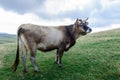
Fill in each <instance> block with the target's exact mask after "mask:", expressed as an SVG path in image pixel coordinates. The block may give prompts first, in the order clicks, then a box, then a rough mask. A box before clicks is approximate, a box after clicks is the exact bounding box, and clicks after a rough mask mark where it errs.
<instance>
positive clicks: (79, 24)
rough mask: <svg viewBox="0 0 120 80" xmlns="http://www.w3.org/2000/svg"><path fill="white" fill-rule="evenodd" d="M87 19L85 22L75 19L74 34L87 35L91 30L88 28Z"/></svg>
mask: <svg viewBox="0 0 120 80" xmlns="http://www.w3.org/2000/svg"><path fill="white" fill-rule="evenodd" d="M87 20H88V18H87V19H85V20H82V19H77V20H76V22H75V27H76V32H77V33H78V34H79V35H86V34H87V33H90V32H91V31H92V29H91V28H90V27H88V22H87Z"/></svg>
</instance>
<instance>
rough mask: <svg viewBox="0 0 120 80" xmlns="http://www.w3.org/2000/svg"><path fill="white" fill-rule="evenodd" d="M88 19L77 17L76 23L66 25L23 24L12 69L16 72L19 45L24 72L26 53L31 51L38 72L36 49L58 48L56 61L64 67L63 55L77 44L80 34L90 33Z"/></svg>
mask: <svg viewBox="0 0 120 80" xmlns="http://www.w3.org/2000/svg"><path fill="white" fill-rule="evenodd" d="M87 19H88V18H87ZM87 19H85V20H82V19H76V21H75V23H74V24H71V25H65V26H42V25H35V24H22V25H20V26H19V27H18V31H17V50H16V58H15V61H14V64H13V65H12V69H13V71H14V72H15V71H16V69H17V66H18V64H19V45H20V44H21V49H22V64H23V72H27V70H26V53H27V51H29V52H30V61H31V63H32V65H33V67H34V71H35V72H38V71H39V70H38V67H37V65H36V60H35V57H36V51H37V50H40V51H43V52H47V51H51V50H55V49H56V50H57V52H56V60H55V63H57V64H58V66H59V67H62V62H61V59H62V56H63V53H64V52H65V51H68V50H69V49H70V48H71V47H72V46H74V45H75V43H76V40H77V39H78V38H79V37H80V36H84V35H86V34H87V33H90V32H91V31H92V29H91V28H90V27H88V22H87Z"/></svg>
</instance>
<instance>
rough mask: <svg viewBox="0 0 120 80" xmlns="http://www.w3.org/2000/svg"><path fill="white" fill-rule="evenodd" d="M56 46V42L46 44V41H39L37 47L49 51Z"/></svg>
mask: <svg viewBox="0 0 120 80" xmlns="http://www.w3.org/2000/svg"><path fill="white" fill-rule="evenodd" d="M57 48H58V45H57V44H50V43H48V44H47V43H39V44H38V46H37V49H38V50H41V51H51V50H54V49H57Z"/></svg>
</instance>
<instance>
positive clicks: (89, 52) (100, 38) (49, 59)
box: [0, 29, 120, 80]
mask: <svg viewBox="0 0 120 80" xmlns="http://www.w3.org/2000/svg"><path fill="white" fill-rule="evenodd" d="M15 50H16V43H15V42H14V43H5V42H4V44H0V80H120V29H117V30H111V31H106V32H99V33H93V34H89V35H87V36H84V37H81V38H80V39H79V40H77V44H76V45H75V46H74V47H72V48H71V49H70V50H69V51H68V52H65V53H64V56H63V58H62V62H63V67H62V69H59V68H58V66H57V65H56V64H53V62H54V57H55V51H51V52H47V53H43V52H40V51H37V57H36V61H37V65H38V67H39V70H40V72H38V73H34V72H33V67H32V65H31V63H30V60H29V54H27V69H28V73H26V74H22V64H21V60H20V64H19V66H18V69H17V71H16V72H15V73H13V72H12V70H11V69H10V67H11V65H12V63H13V60H14V58H15Z"/></svg>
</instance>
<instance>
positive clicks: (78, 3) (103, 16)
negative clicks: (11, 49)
mask: <svg viewBox="0 0 120 80" xmlns="http://www.w3.org/2000/svg"><path fill="white" fill-rule="evenodd" d="M87 17H88V18H89V19H88V22H89V25H88V26H89V27H91V28H92V30H93V32H99V31H104V30H110V29H115V28H120V0H10V1H8V0H0V33H1V32H2V33H10V34H16V32H17V28H18V27H19V26H20V25H21V24H24V23H32V24H38V25H46V26H49V25H50V26H52V25H53V26H59V25H69V24H74V22H75V21H76V19H77V18H80V19H86V18H87Z"/></svg>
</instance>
